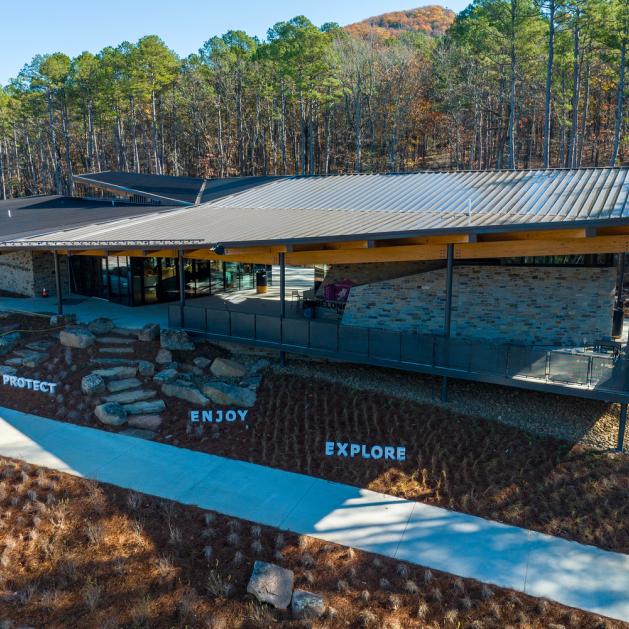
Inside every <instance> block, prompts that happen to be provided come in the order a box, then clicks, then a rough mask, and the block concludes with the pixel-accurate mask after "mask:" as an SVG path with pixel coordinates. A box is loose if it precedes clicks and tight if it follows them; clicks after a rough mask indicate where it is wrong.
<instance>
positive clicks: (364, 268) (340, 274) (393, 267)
mask: <svg viewBox="0 0 629 629" xmlns="http://www.w3.org/2000/svg"><path fill="white" fill-rule="evenodd" d="M444 265H445V262H443V261H438V260H437V261H432V260H430V261H424V262H421V261H420V262H369V263H368V264H332V265H331V266H330V268H329V269H328V272H327V273H326V274H325V277H324V278H323V282H322V283H321V286H320V287H319V290H318V291H317V294H321V293H323V288H324V287H325V286H327V285H328V284H333V283H334V282H340V281H342V280H351V281H352V282H354V284H355V285H360V284H370V283H372V282H381V281H383V280H390V279H393V278H396V277H402V276H404V275H412V274H414V273H423V272H424V271H429V270H431V269H438V268H440V267H442V266H444Z"/></svg>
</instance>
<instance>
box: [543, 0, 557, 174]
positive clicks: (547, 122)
mask: <svg viewBox="0 0 629 629" xmlns="http://www.w3.org/2000/svg"><path fill="white" fill-rule="evenodd" d="M556 8H557V7H556V5H555V0H550V3H549V9H548V19H549V31H548V64H547V66H546V94H545V98H544V139H543V144H544V154H543V157H542V166H543V167H544V168H548V167H549V166H550V128H551V119H550V115H551V112H550V103H551V96H552V86H553V63H554V58H555V11H556Z"/></svg>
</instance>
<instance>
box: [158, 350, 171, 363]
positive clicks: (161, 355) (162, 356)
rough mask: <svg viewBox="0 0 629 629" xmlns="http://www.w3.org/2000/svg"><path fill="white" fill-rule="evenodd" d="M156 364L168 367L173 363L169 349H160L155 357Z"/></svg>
mask: <svg viewBox="0 0 629 629" xmlns="http://www.w3.org/2000/svg"><path fill="white" fill-rule="evenodd" d="M155 362H156V363H157V364H158V365H167V364H168V363H172V362H173V355H172V353H171V351H170V350H169V349H163V348H162V349H160V350H159V351H158V352H157V354H156V355H155Z"/></svg>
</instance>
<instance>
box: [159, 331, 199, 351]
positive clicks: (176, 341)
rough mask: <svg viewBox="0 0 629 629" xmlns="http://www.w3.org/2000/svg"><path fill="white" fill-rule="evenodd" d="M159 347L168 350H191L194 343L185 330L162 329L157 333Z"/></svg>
mask: <svg viewBox="0 0 629 629" xmlns="http://www.w3.org/2000/svg"><path fill="white" fill-rule="evenodd" d="M159 344H160V347H162V348H164V349H170V350H173V349H174V350H184V351H192V350H193V349H194V343H193V342H192V340H191V339H190V337H189V336H188V333H187V332H186V331H185V330H162V331H161V332H160V335H159Z"/></svg>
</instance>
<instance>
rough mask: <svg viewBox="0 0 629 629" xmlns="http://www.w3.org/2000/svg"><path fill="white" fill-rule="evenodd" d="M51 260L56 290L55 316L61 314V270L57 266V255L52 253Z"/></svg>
mask: <svg viewBox="0 0 629 629" xmlns="http://www.w3.org/2000/svg"><path fill="white" fill-rule="evenodd" d="M52 256H53V260H54V265H55V285H56V290H57V314H58V315H62V314H63V292H62V290H63V289H62V287H61V268H60V265H59V254H58V253H57V252H56V251H53V254H52Z"/></svg>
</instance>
